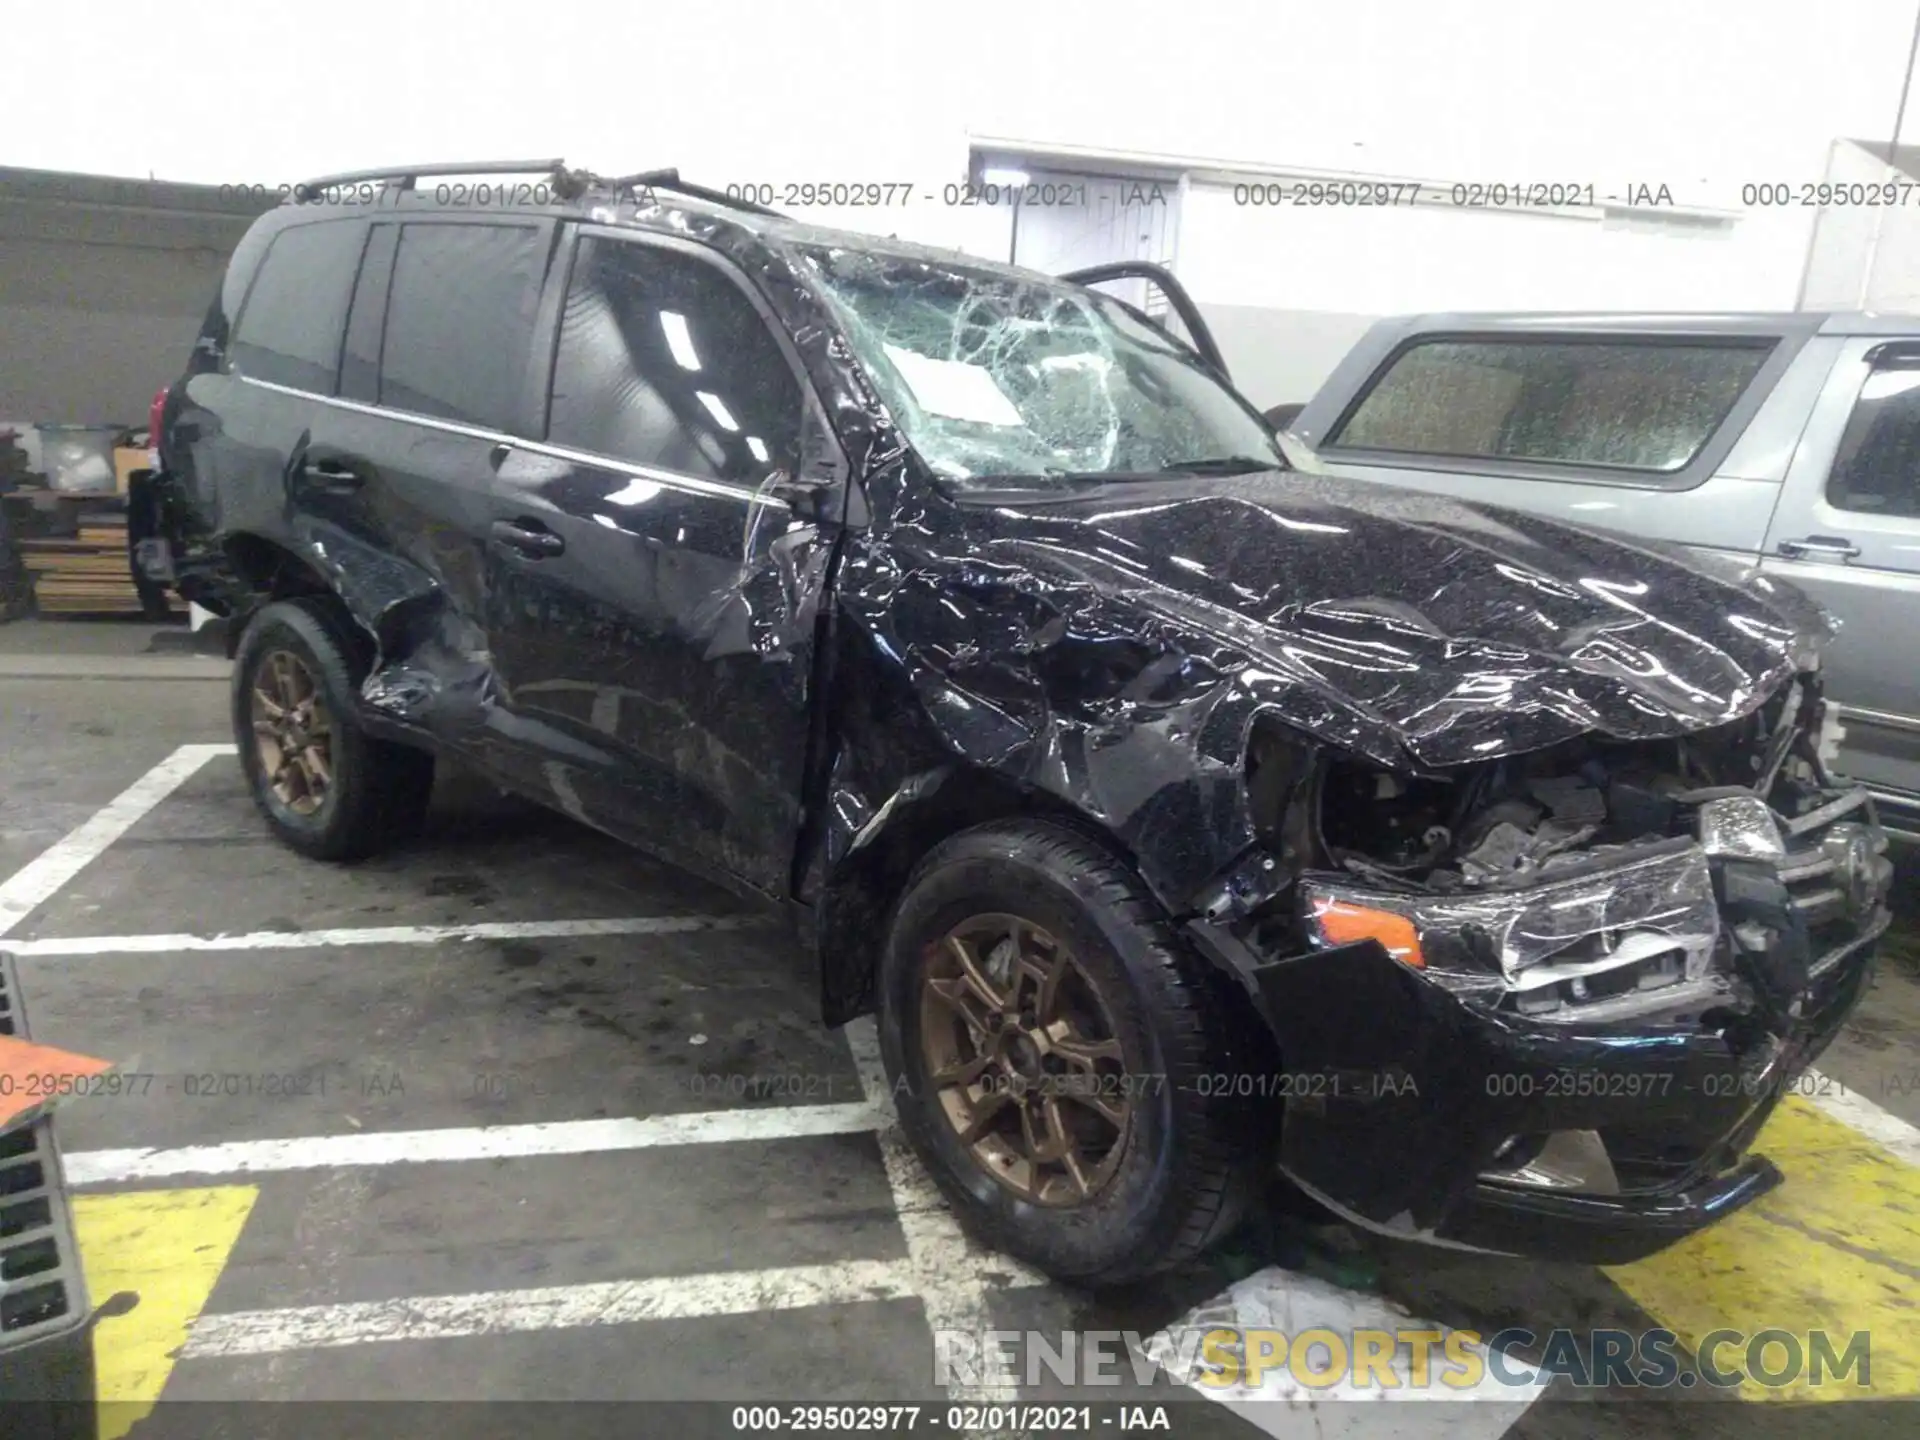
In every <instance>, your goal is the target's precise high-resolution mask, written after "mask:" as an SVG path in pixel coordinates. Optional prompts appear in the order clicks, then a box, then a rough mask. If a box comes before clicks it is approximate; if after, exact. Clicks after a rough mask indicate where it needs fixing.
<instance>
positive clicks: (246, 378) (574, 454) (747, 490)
mask: <svg viewBox="0 0 1920 1440" xmlns="http://www.w3.org/2000/svg"><path fill="white" fill-rule="evenodd" d="M233 378H234V379H236V380H238V381H239V382H240V383H241V384H243V385H253V386H257V387H259V388H260V389H262V390H270V391H272V392H273V393H274V394H276V395H289V396H292V397H293V398H294V399H296V400H309V401H312V402H313V403H314V404H316V405H330V406H332V407H333V408H334V409H336V410H346V411H349V412H351V413H352V414H355V415H370V416H372V417H373V418H375V419H377V420H399V421H403V422H405V423H406V424H409V425H424V426H425V427H426V428H427V429H429V430H440V431H444V432H445V433H446V434H449V435H461V436H465V437H466V438H468V439H471V440H486V441H490V442H491V443H493V444H495V445H505V446H507V447H508V448H509V449H513V450H524V451H526V452H527V453H528V454H530V455H545V456H547V457H549V458H551V459H554V460H566V461H569V462H571V463H573V464H576V465H592V466H595V467H596V468H598V469H602V470H612V471H615V472H616V473H618V474H621V475H631V476H632V477H634V478H635V479H637V480H652V481H654V482H655V483H656V484H660V485H666V486H671V487H672V488H673V489H675V490H688V491H692V492H693V493H694V494H696V495H712V496H717V497H719V498H721V499H725V500H742V501H745V502H746V503H747V504H750V505H764V506H766V507H768V508H769V509H776V510H790V509H791V508H792V507H791V506H790V505H788V504H787V502H786V501H784V500H781V499H778V498H777V497H775V496H772V495H768V494H765V493H763V492H762V491H759V490H756V489H753V488H752V487H750V486H746V485H734V484H730V483H729V482H727V481H725V480H713V479H710V478H708V477H707V476H704V475H686V474H682V473H681V472H680V471H677V470H658V469H655V468H653V467H652V466H650V465H635V464H634V463H632V462H631V461H629V460H617V459H615V458H614V457H613V456H611V455H596V454H594V453H592V452H591V451H586V450H573V449H569V448H568V447H566V446H564V445H549V444H548V443H547V442H546V441H544V440H527V439H523V438H522V437H520V436H518V435H509V434H507V433H506V432H504V431H500V430H486V429H482V428H481V427H480V426H478V425H463V424H461V423H460V422H459V421H458V420H445V419H442V418H441V417H439V416H437V415H420V414H416V413H415V412H414V411H411V410H397V409H394V408H393V407H392V406H386V405H368V404H364V403H362V402H361V401H358V400H346V399H342V398H341V397H340V396H338V395H316V394H314V392H313V391H311V390H300V389H296V388H295V387H294V386H292V385H282V384H280V383H279V382H278V381H275V380H260V379H256V378H255V377H254V376H251V375H242V374H241V373H240V372H239V371H238V370H235V371H234V372H233Z"/></svg>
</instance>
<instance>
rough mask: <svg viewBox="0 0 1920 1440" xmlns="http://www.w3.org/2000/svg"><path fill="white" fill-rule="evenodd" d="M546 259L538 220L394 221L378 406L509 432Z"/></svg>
mask: <svg viewBox="0 0 1920 1440" xmlns="http://www.w3.org/2000/svg"><path fill="white" fill-rule="evenodd" d="M545 265H546V251H545V247H544V246H543V245H542V243H541V230H540V229H539V227H537V226H532V225H450V224H431V223H419V224H409V225H403V226H401V227H400V248H399V251H398V252H397V253H396V254H395V256H394V261H393V279H392V281H391V283H390V285H389V288H388V297H387V323H386V335H385V339H384V341H383V342H382V345H381V351H380V403H381V404H382V405H387V406H391V407H393V408H395V409H398V410H409V411H412V412H413V413H414V414H416V415H437V416H441V417H443V418H445V419H448V420H460V421H464V422H465V423H467V424H469V425H478V426H484V427H485V428H487V429H490V430H510V429H515V428H517V426H516V425H515V421H516V420H517V419H518V417H519V415H520V410H521V387H522V386H523V385H524V384H525V381H526V374H527V359H528V353H529V351H530V350H531V348H532V342H533V329H534V321H535V317H536V312H537V310H538V308H539V304H540V281H541V276H542V274H543V272H544V270H545Z"/></svg>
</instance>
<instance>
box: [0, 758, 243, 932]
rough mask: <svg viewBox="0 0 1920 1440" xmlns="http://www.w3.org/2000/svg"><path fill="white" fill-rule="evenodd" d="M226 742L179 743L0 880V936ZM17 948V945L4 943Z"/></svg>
mask: <svg viewBox="0 0 1920 1440" xmlns="http://www.w3.org/2000/svg"><path fill="white" fill-rule="evenodd" d="M233 753H235V752H234V748H233V746H231V745H182V746H181V747H180V748H179V749H178V750H175V751H174V752H173V754H171V755H169V756H168V757H167V758H166V759H164V760H162V761H161V762H160V763H159V764H158V765H156V766H154V767H153V769H151V770H149V771H148V772H147V773H146V774H144V775H142V776H141V777H140V778H139V779H138V780H136V781H134V782H133V784H131V785H129V786H128V787H127V788H126V789H125V790H122V791H121V792H120V793H119V795H117V796H115V797H114V798H113V799H112V800H109V801H108V802H107V803H106V804H105V805H104V806H102V807H101V808H100V809H99V810H96V811H95V812H94V813H93V815H92V816H91V817H89V818H88V819H87V820H86V821H85V822H84V823H83V824H82V825H81V826H80V827H79V828H78V829H76V830H75V831H74V832H73V833H72V834H71V835H69V836H67V837H66V838H65V839H64V840H58V841H55V842H54V844H53V845H52V847H51V848H49V849H47V850H46V851H44V852H42V853H41V854H39V855H36V856H35V857H34V858H33V859H32V860H30V861H28V862H27V863H26V864H25V865H23V866H21V868H20V869H19V870H17V871H15V872H14V873H13V874H12V875H10V876H8V877H7V879H6V880H5V881H4V882H0V935H4V934H6V933H7V932H8V931H9V930H11V929H13V927H14V926H16V925H18V924H19V923H20V922H21V921H22V920H24V919H26V918H27V916H29V915H31V914H32V913H33V912H34V911H35V910H37V909H39V908H40V906H42V905H44V904H46V902H47V901H48V900H50V899H51V898H53V895H54V892H55V891H57V890H59V888H60V887H61V886H62V885H65V884H66V883H67V882H68V881H69V880H71V879H73V877H74V876H76V875H78V874H79V873H80V872H81V871H82V870H84V869H85V868H86V867H87V866H88V865H90V864H92V863H93V862H94V861H95V860H97V859H99V858H100V856H101V854H102V853H103V852H104V851H105V850H106V848H107V847H108V846H109V845H111V844H113V842H114V841H116V840H118V839H119V838H120V837H121V836H122V835H124V834H126V833H127V831H129V830H131V829H132V828H133V827H134V826H135V825H136V824H138V823H139V821H140V820H141V818H142V817H144V816H145V815H146V814H147V812H148V811H150V810H152V809H153V807H154V806H156V805H158V804H159V803H160V802H161V801H162V800H164V799H166V798H167V796H169V795H171V794H172V793H173V792H174V791H175V790H177V789H179V788H180V786H181V785H182V784H183V783H184V782H185V781H186V780H187V779H188V778H189V777H191V776H192V775H193V774H194V772H195V771H197V770H198V769H199V768H200V767H201V766H202V765H204V764H206V763H207V761H209V760H211V759H212V758H213V757H214V756H216V755H232V754H233ZM8 948H10V949H17V948H18V947H17V946H9V947H8Z"/></svg>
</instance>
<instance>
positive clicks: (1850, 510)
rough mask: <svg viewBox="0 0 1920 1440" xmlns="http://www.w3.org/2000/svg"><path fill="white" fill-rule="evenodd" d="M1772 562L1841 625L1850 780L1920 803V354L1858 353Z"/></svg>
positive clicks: (1788, 497)
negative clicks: (1919, 798) (1915, 798)
mask: <svg viewBox="0 0 1920 1440" xmlns="http://www.w3.org/2000/svg"><path fill="white" fill-rule="evenodd" d="M1767 551H1768V556H1767V559H1766V561H1765V562H1764V567H1763V568H1765V569H1766V570H1767V571H1768V573H1771V574H1776V575H1779V576H1782V577H1783V578H1785V579H1788V580H1791V581H1792V582H1793V583H1794V584H1796V585H1798V586H1800V587H1801V588H1802V589H1804V590H1806V591H1807V592H1808V593H1809V594H1810V595H1812V596H1813V597H1814V599H1816V600H1818V601H1819V602H1820V603H1821V604H1822V605H1824V606H1825V607H1826V608H1827V609H1828V610H1830V611H1831V612H1832V613H1833V614H1834V616H1835V617H1836V618H1837V619H1838V620H1839V621H1840V631H1839V634H1838V636H1837V637H1836V639H1835V641H1834V644H1833V647H1832V648H1831V650H1830V651H1829V652H1828V656H1827V660H1826V662H1825V668H1826V675H1827V680H1826V690H1827V695H1828V697H1829V698H1830V699H1831V700H1833V701H1835V702H1837V703H1838V704H1839V706H1840V707H1841V710H1842V723H1843V724H1844V725H1845V727H1846V733H1845V736H1844V737H1843V739H1842V742H1841V753H1840V760H1839V765H1838V768H1840V769H1841V770H1842V771H1843V772H1844V773H1846V774H1848V775H1850V776H1851V777H1852V778H1854V779H1857V780H1860V781H1862V782H1864V783H1865V784H1867V785H1869V786H1872V787H1873V788H1875V789H1876V790H1879V791H1881V792H1882V793H1884V794H1888V795H1905V796H1909V797H1920V343H1915V342H1904V341H1903V342H1897V343H1888V342H1885V341H1877V340H1874V339H1870V338H1864V337H1862V338H1855V339H1851V340H1848V341H1846V342H1845V346H1844V348H1843V350H1842V352H1841V355H1840V359H1839V361H1838V363H1837V364H1836V365H1835V366H1834V369H1833V371H1832V373H1831V375H1830V377H1829V379H1828V384H1827V388H1826V390H1825V391H1824V393H1823V394H1822V395H1821V398H1820V401H1819V403H1818V404H1817V405H1816V406H1815V408H1814V411H1813V414H1812V416H1811V418H1810V419H1809V421H1808V423H1807V428H1806V431H1805V433H1804V435H1803V436H1802V439H1801V442H1800V447H1799V450H1798V451H1797V452H1796V454H1795V456H1794V461H1793V467H1792V469H1791V471H1790V472H1789V474H1788V478H1787V484H1786V487H1785V489H1784V491H1783V493H1782V495H1781V499H1780V505H1779V508H1778V510H1777V512H1776V513H1775V516H1774V523H1773V527H1772V529H1771V531H1770V533H1769V534H1768V536H1767ZM1902 808H1909V807H1902Z"/></svg>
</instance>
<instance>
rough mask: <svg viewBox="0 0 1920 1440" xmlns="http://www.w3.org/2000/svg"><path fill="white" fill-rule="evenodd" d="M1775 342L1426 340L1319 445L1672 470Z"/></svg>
mask: <svg viewBox="0 0 1920 1440" xmlns="http://www.w3.org/2000/svg"><path fill="white" fill-rule="evenodd" d="M1772 348H1773V342H1772V341H1771V340H1762V341H1759V342H1739V341H1732V342H1729V341H1699V340H1684V341H1669V340H1655V339H1640V340H1620V341H1614V340H1606V341H1600V340H1533V339H1511V340H1509V339H1471V338H1466V339H1451V340H1428V341H1422V342H1420V343H1418V344H1415V345H1412V346H1410V347H1408V348H1407V349H1406V350H1404V351H1402V352H1401V353H1400V354H1399V355H1398V356H1397V357H1396V358H1395V359H1394V360H1393V361H1392V362H1390V364H1389V365H1388V367H1387V369H1386V371H1385V372H1384V373H1383V374H1382V375H1380V376H1379V378H1378V379H1376V380H1375V381H1374V383H1373V384H1372V386H1371V387H1370V388H1369V389H1368V390H1367V391H1366V392H1365V394H1364V395H1362V397H1361V399H1360V401H1359V403H1358V404H1356V405H1355V406H1354V407H1353V408H1352V409H1351V410H1350V411H1349V412H1348V413H1347V416H1346V417H1345V419H1344V420H1343V421H1342V422H1341V423H1340V425H1339V426H1338V427H1337V428H1336V429H1335V430H1334V433H1333V434H1332V436H1330V437H1329V439H1328V441H1327V446H1328V448H1330V449H1339V448H1348V449H1369V450H1385V451H1394V452H1400V453H1414V454H1425V455H1435V456H1449V457H1459V458H1463V459H1478V460H1506V461H1520V462H1533V463H1544V464H1559V465H1596V466H1606V467H1609V468H1613V469H1620V470H1637V471H1651V472H1655V473H1659V474H1672V473H1674V472H1676V471H1679V470H1684V469H1685V468H1686V467H1687V466H1688V465H1689V464H1690V463H1692V461H1693V459H1694V457H1695V456H1697V455H1698V454H1699V453H1700V452H1701V450H1702V449H1703V448H1705V446H1706V444H1707V442H1708V441H1709V440H1711V439H1712V438H1713V434H1714V432H1715V431H1716V430H1718V429H1719V428H1720V425H1721V423H1722V422H1723V421H1724V420H1725V419H1726V418H1727V415H1728V412H1730V411H1731V410H1732V409H1733V407H1734V404H1735V403H1736V402H1737V401H1738V400H1739V398H1740V396H1741V394H1742V393H1743V392H1744V391H1745V390H1746V388H1747V387H1748V386H1749V385H1750V384H1752V383H1753V378H1754V376H1755V375H1757V374H1758V373H1759V371H1760V367H1761V366H1762V365H1764V364H1765V363H1766V360H1767V356H1768V354H1769V352H1770V351H1771V350H1772Z"/></svg>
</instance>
